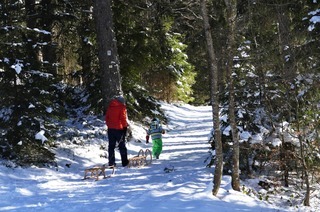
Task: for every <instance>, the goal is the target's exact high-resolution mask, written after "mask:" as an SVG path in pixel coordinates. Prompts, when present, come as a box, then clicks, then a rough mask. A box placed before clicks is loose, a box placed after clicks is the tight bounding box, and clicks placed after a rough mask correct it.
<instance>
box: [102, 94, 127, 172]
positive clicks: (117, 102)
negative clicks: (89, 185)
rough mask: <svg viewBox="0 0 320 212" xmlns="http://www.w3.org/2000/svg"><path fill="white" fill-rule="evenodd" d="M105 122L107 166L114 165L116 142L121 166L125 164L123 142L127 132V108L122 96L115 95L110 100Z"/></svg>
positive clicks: (125, 149)
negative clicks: (107, 143)
mask: <svg viewBox="0 0 320 212" xmlns="http://www.w3.org/2000/svg"><path fill="white" fill-rule="evenodd" d="M106 124H107V127H108V139H109V147H108V153H109V155H108V158H109V166H115V165H116V163H115V152H114V149H115V148H116V144H118V147H119V151H120V156H121V162H122V166H127V165H128V163H129V161H128V153H127V147H126V142H125V136H126V132H127V127H128V122H127V108H126V104H125V99H124V98H123V96H117V97H115V98H113V99H112V100H111V101H110V104H109V106H108V108H107V111H106Z"/></svg>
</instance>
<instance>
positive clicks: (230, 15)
mask: <svg viewBox="0 0 320 212" xmlns="http://www.w3.org/2000/svg"><path fill="white" fill-rule="evenodd" d="M225 3H226V6H227V17H226V19H227V24H228V26H227V27H228V33H227V48H226V49H227V58H226V61H227V64H226V69H227V74H228V78H229V121H230V125H231V132H232V140H233V155H232V188H233V189H234V190H236V191H240V177H239V136H238V130H237V123H236V116H235V92H234V84H233V77H232V68H233V57H234V44H235V26H236V16H237V0H225Z"/></svg>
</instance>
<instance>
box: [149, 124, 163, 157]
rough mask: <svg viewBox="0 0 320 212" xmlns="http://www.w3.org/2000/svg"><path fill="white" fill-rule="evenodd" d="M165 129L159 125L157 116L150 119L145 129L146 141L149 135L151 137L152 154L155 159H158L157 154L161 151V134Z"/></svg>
mask: <svg viewBox="0 0 320 212" xmlns="http://www.w3.org/2000/svg"><path fill="white" fill-rule="evenodd" d="M164 133H165V131H164V129H163V128H162V126H161V123H160V121H159V119H158V118H154V119H152V121H151V124H150V127H149V129H148V130H147V136H146V143H149V136H150V135H151V139H152V155H153V157H155V158H156V159H159V156H160V154H161V152H162V134H164Z"/></svg>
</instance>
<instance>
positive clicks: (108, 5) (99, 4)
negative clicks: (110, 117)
mask: <svg viewBox="0 0 320 212" xmlns="http://www.w3.org/2000/svg"><path fill="white" fill-rule="evenodd" d="M93 13H94V18H95V22H96V27H97V43H98V45H99V48H98V57H99V65H100V72H101V78H102V80H101V86H102V87H101V91H102V95H103V105H104V111H105V109H106V108H107V107H108V104H109V101H110V100H111V98H112V97H113V96H114V95H119V94H122V87H121V76H120V66H119V59H118V50H117V42H116V38H115V33H114V29H113V17H112V0H94V8H93Z"/></svg>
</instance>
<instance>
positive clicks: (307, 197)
mask: <svg viewBox="0 0 320 212" xmlns="http://www.w3.org/2000/svg"><path fill="white" fill-rule="evenodd" d="M302 139H303V138H302V136H301V135H299V143H300V160H301V163H302V173H303V178H304V180H305V184H306V187H307V188H306V195H305V197H304V201H303V205H304V206H310V181H309V170H308V165H307V161H306V158H307V157H308V156H307V155H306V154H305V150H304V145H305V144H304V143H303V140H302Z"/></svg>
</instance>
